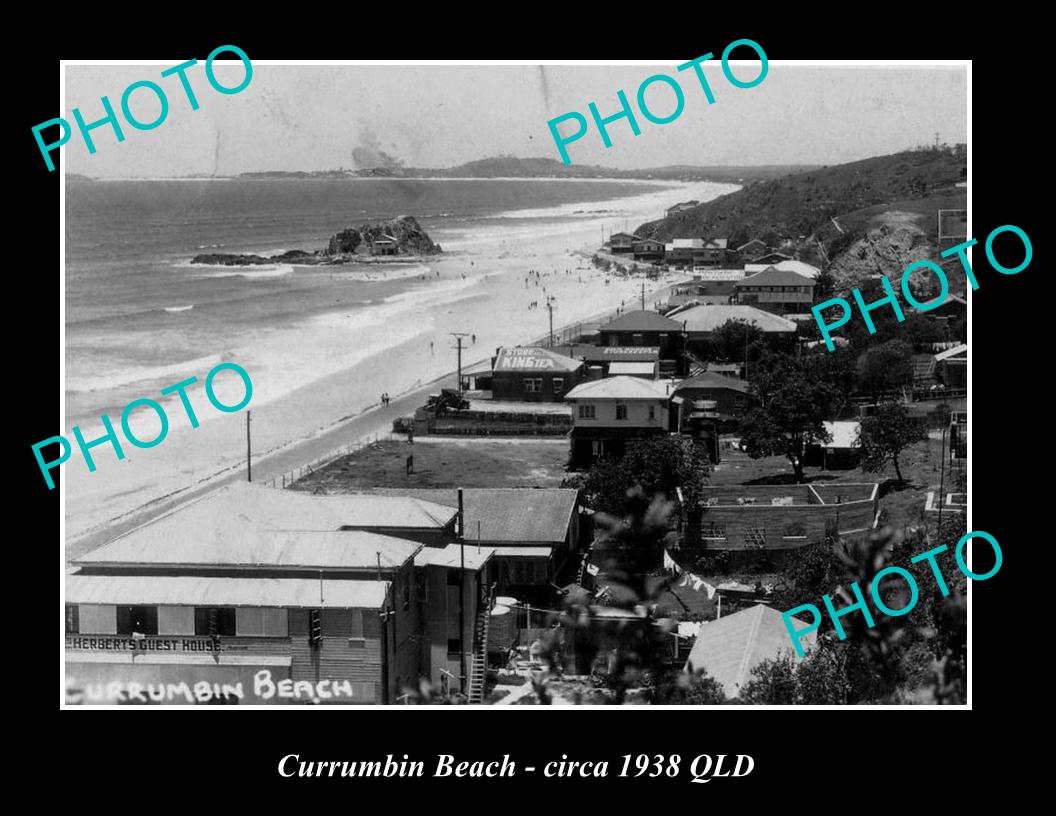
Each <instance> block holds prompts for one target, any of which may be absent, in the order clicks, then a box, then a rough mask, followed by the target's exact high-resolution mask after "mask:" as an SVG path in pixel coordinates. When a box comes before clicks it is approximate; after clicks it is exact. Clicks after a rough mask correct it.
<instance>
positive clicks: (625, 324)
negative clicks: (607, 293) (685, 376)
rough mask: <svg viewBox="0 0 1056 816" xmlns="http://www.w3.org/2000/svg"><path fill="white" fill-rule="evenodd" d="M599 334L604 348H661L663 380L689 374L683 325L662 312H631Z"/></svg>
mask: <svg viewBox="0 0 1056 816" xmlns="http://www.w3.org/2000/svg"><path fill="white" fill-rule="evenodd" d="M598 334H599V337H600V343H601V345H602V346H612V347H617V348H619V347H628V346H634V347H641V346H646V347H652V346H655V347H657V348H659V349H660V375H661V376H663V377H671V376H678V375H679V374H682V373H684V371H685V357H684V356H683V350H684V338H683V334H682V324H681V323H679V322H678V321H677V320H672V319H671V318H668V317H664V316H663V315H662V314H660V313H659V312H653V311H649V310H636V311H633V312H627V313H626V314H623V315H621V316H620V317H617V318H616V319H614V320H611V321H609V322H608V323H606V324H605V325H603V326H601V327H600V329H599V330H598Z"/></svg>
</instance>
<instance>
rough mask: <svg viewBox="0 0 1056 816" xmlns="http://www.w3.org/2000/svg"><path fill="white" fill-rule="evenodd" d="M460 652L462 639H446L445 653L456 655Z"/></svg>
mask: <svg viewBox="0 0 1056 816" xmlns="http://www.w3.org/2000/svg"><path fill="white" fill-rule="evenodd" d="M461 651H462V638H448V639H447V653H448V654H449V655H457V654H459V653H460V652H461Z"/></svg>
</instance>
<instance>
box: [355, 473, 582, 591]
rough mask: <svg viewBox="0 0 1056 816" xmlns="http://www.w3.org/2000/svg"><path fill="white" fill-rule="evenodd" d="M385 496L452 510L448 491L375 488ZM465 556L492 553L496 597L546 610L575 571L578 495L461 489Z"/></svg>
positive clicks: (452, 500) (552, 491) (453, 496)
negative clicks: (477, 551) (480, 550)
mask: <svg viewBox="0 0 1056 816" xmlns="http://www.w3.org/2000/svg"><path fill="white" fill-rule="evenodd" d="M374 492H375V493H377V494H380V495H385V496H403V497H413V498H415V499H418V500H421V501H425V502H427V503H428V504H439V505H445V506H452V507H453V506H455V505H456V504H457V501H458V497H457V491H455V490H452V489H450V488H377V489H376V490H375V491H374ZM462 493H463V514H464V518H465V538H464V540H465V542H466V545H467V550H466V551H467V552H469V550H470V549H472V548H473V547H480V548H483V549H485V550H490V551H491V560H490V561H489V562H488V570H489V573H488V579H487V580H489V581H491V582H493V583H495V584H497V587H498V593H499V594H500V595H513V596H515V597H517V598H518V599H520V600H523V601H529V602H532V603H538V604H540V605H545V604H547V603H550V602H552V601H554V597H553V595H554V588H553V585H554V584H555V583H557V584H559V585H560V582H561V581H562V580H564V581H565V583H568V580H567V579H568V573H569V571H570V570H572V571H574V570H575V569H576V568H578V566H579V559H580V555H581V550H582V549H583V547H582V544H581V542H583V540H584V539H585V538H587V537H588V536H589V525H587V529H582V527H583V525H582V523H581V518H580V512H579V493H578V491H576V490H572V489H569V488H534V487H532V488H529V487H505V488H490V487H489V488H484V487H467V488H465V489H463V491H462Z"/></svg>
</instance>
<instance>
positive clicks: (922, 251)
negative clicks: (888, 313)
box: [829, 218, 935, 289]
mask: <svg viewBox="0 0 1056 816" xmlns="http://www.w3.org/2000/svg"><path fill="white" fill-rule="evenodd" d="M892 220H893V219H892ZM899 222H900V223H897V222H896V223H886V224H883V225H881V226H880V227H878V228H877V229H872V230H869V231H868V232H867V233H866V234H865V235H864V236H863V237H862V238H860V239H858V240H857V241H855V242H854V243H852V244H851V245H850V246H849V247H847V249H846V250H844V251H843V252H841V253H840V254H839V255H838V256H836V257H835V258H833V259H832V265H831V266H830V267H829V272H830V273H831V274H832V277H833V281H834V283H835V285H836V288H837V289H851V288H853V287H855V286H857V285H858V284H859V283H861V282H862V281H863V280H865V279H866V278H868V277H871V276H872V275H876V274H880V275H884V276H885V277H887V278H888V279H890V280H891V281H893V282H894V283H895V285H896V288H897V282H898V281H899V280H901V278H902V271H903V270H904V269H905V268H906V267H907V266H909V265H910V264H911V263H913V261H919V260H923V259H927V258H931V257H933V256H934V254H935V247H934V246H932V244H931V242H930V241H929V239H928V237H927V235H926V234H925V233H924V230H922V229H921V228H920V227H919V226H917V225H916V224H915V223H913V222H912V221H911V220H910V219H908V218H907V219H899ZM914 277H916V278H926V277H927V275H926V273H921V274H916V273H914Z"/></svg>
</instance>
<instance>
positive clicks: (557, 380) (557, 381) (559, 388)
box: [554, 377, 565, 396]
mask: <svg viewBox="0 0 1056 816" xmlns="http://www.w3.org/2000/svg"><path fill="white" fill-rule="evenodd" d="M564 392H565V378H564V377H554V396H557V395H558V394H563V393H564Z"/></svg>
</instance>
